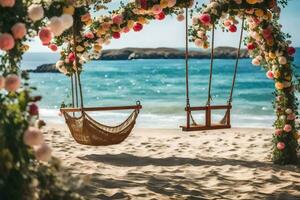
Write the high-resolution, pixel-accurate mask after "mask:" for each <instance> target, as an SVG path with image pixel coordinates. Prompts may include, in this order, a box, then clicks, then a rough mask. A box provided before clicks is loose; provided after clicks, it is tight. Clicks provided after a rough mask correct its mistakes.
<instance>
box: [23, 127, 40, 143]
mask: <svg viewBox="0 0 300 200" xmlns="http://www.w3.org/2000/svg"><path fill="white" fill-rule="evenodd" d="M23 141H24V144H26V145H28V146H31V147H33V146H37V145H41V144H42V143H43V142H44V136H43V134H42V133H41V131H40V130H39V129H37V128H35V127H29V128H28V129H27V130H26V131H25V133H24V136H23Z"/></svg>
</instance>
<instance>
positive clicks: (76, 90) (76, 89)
mask: <svg viewBox="0 0 300 200" xmlns="http://www.w3.org/2000/svg"><path fill="white" fill-rule="evenodd" d="M74 80H75V81H74V82H75V87H74V88H75V103H76V107H77V108H78V106H79V104H78V102H79V99H78V87H77V85H78V83H77V76H76V73H75V76H74Z"/></svg>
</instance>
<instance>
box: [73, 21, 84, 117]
mask: <svg viewBox="0 0 300 200" xmlns="http://www.w3.org/2000/svg"><path fill="white" fill-rule="evenodd" d="M76 25H77V21H76V18H75V19H74V25H73V51H74V56H75V61H74V62H75V63H74V64H75V69H76V72H75V82H76V85H77V80H78V87H79V94H80V107H81V109H82V112H83V95H82V85H81V80H80V75H79V73H78V71H79V69H78V57H77V50H76V47H77V41H76V31H77V30H76V28H77V26H76ZM75 91H76V98H77V99H78V94H77V87H76V90H75ZM77 107H78V101H77Z"/></svg>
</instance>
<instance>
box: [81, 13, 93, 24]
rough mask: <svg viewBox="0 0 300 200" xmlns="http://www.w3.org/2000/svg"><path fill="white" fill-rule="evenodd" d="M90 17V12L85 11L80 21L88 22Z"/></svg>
mask: <svg viewBox="0 0 300 200" xmlns="http://www.w3.org/2000/svg"><path fill="white" fill-rule="evenodd" d="M90 19H91V14H90V13H86V14H84V15H82V16H81V21H82V22H88V21H89V20H90Z"/></svg>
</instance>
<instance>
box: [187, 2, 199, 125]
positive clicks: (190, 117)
mask: <svg viewBox="0 0 300 200" xmlns="http://www.w3.org/2000/svg"><path fill="white" fill-rule="evenodd" d="M188 17H189V8H188V6H187V7H186V8H185V83H186V84H185V85H186V108H187V126H190V119H191V120H192V125H193V126H197V123H196V121H195V119H194V117H193V115H192V113H191V111H189V108H190V107H191V105H190V91H189V20H188Z"/></svg>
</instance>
